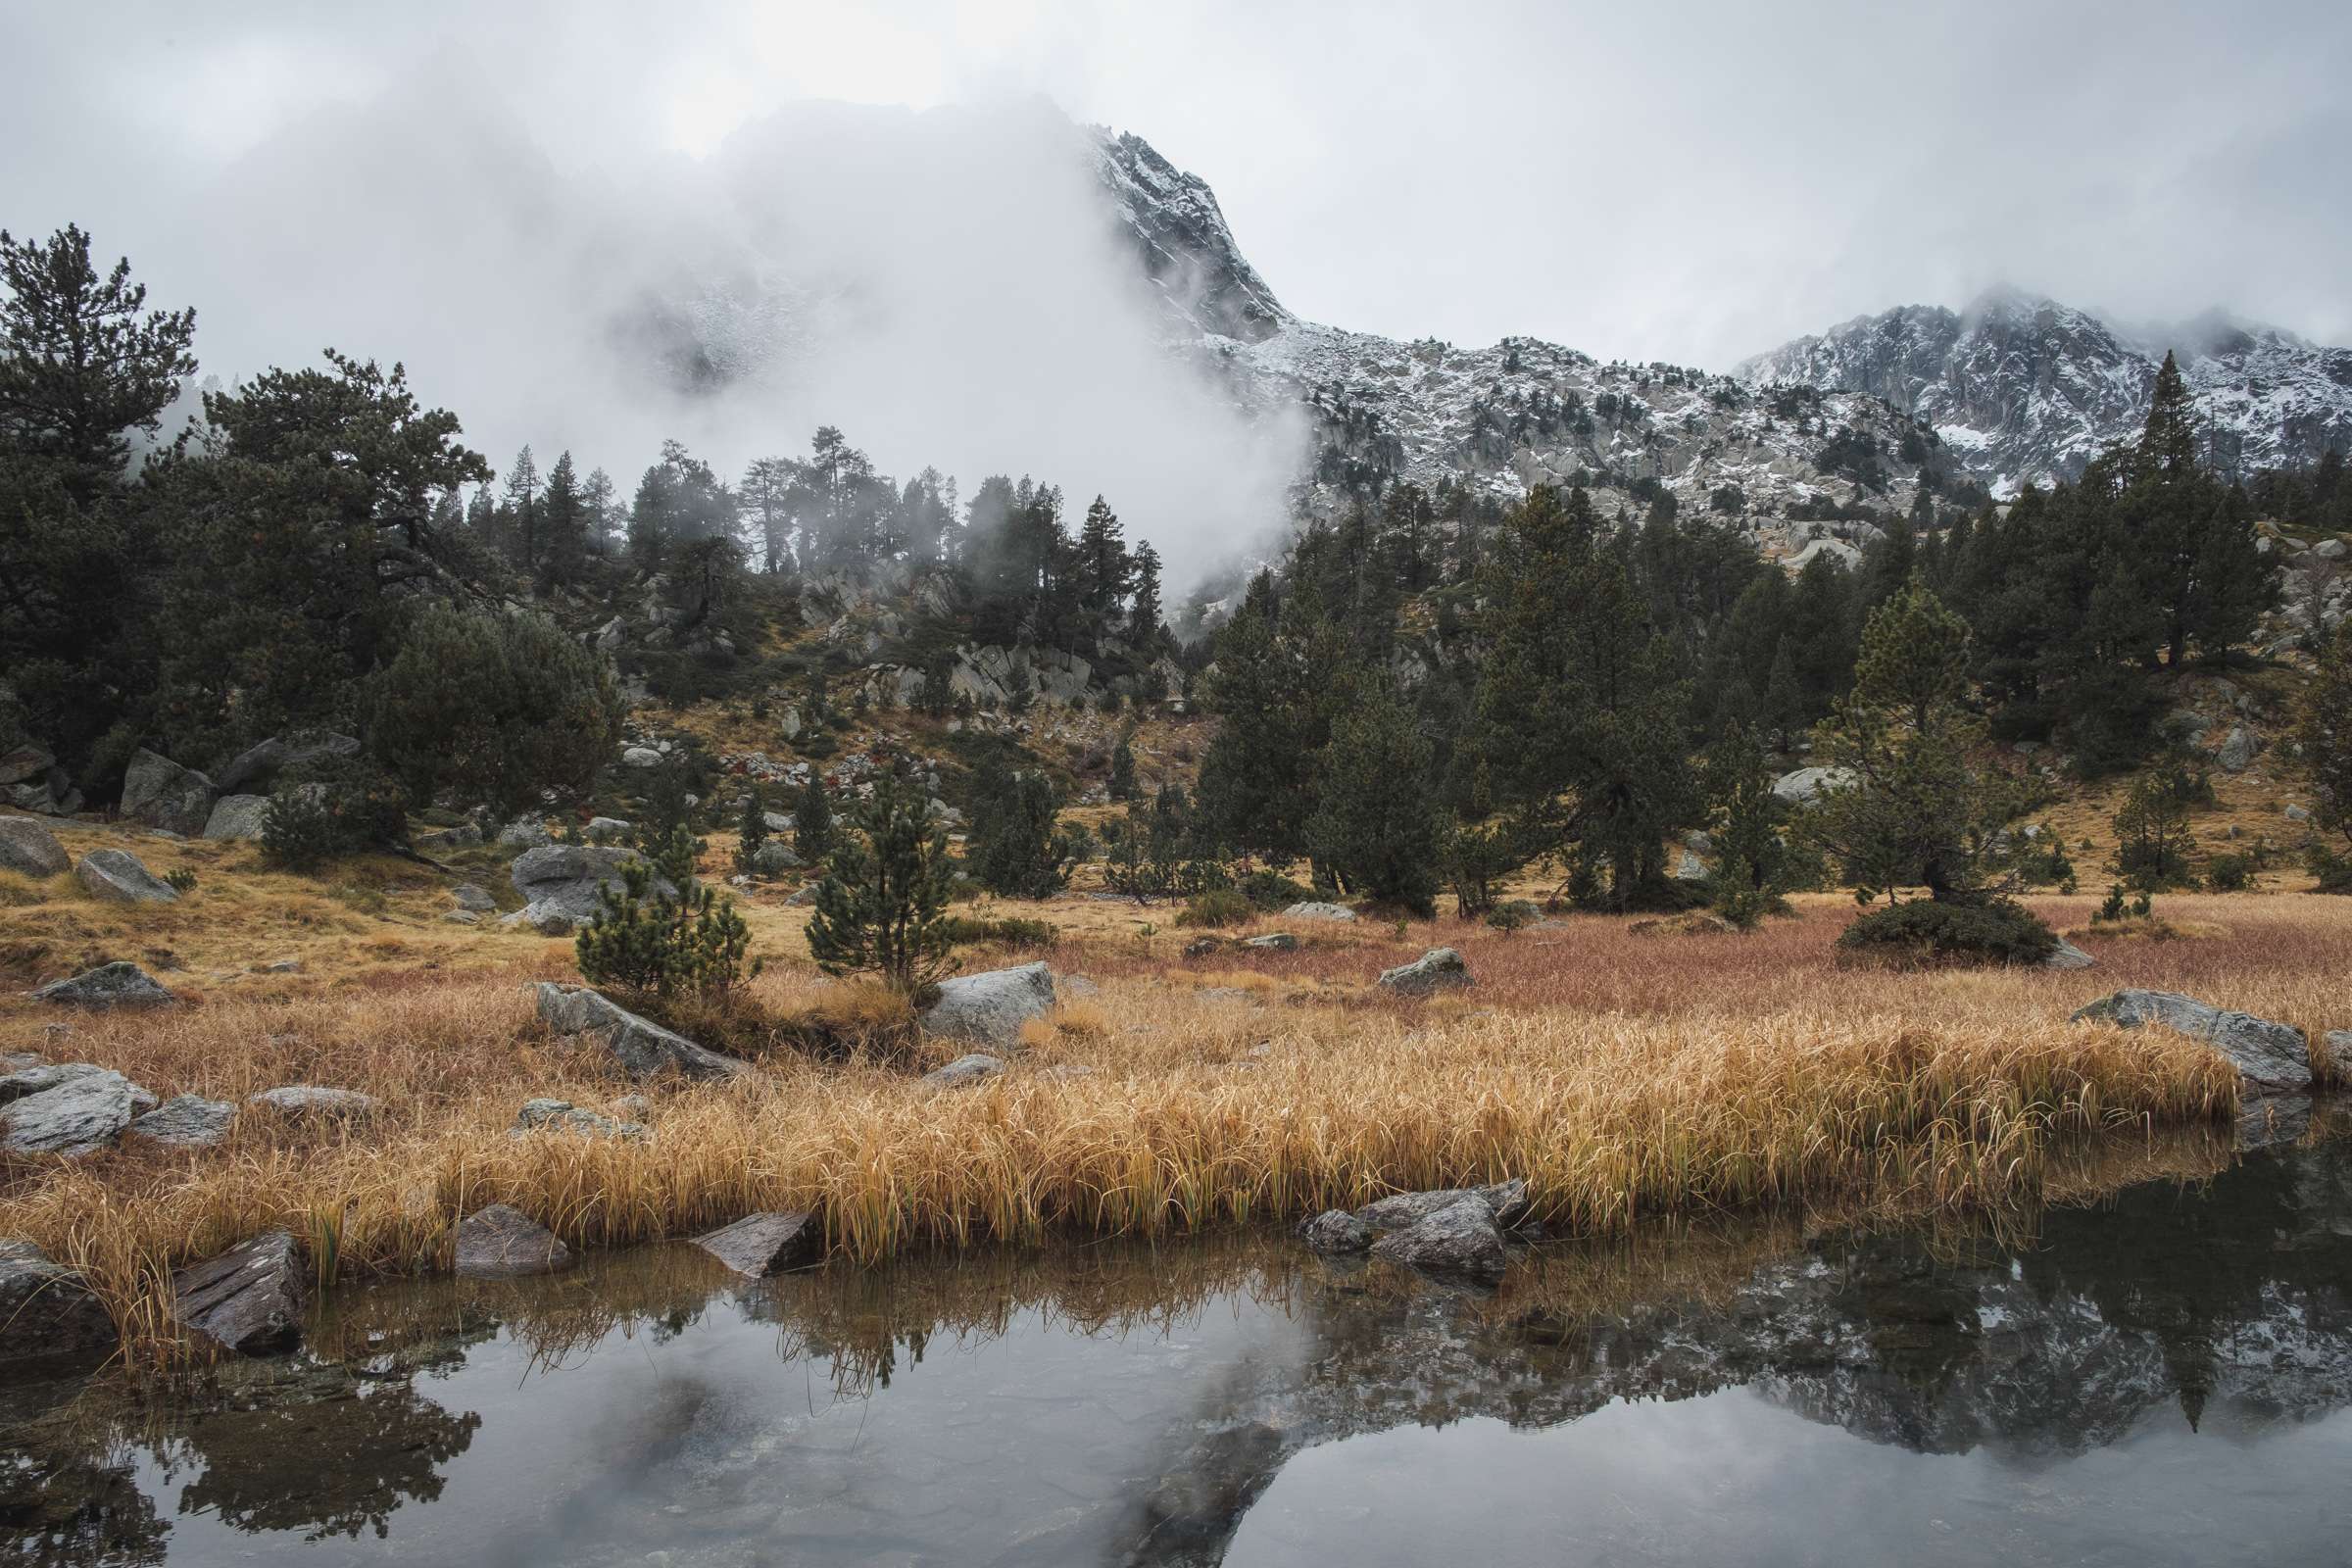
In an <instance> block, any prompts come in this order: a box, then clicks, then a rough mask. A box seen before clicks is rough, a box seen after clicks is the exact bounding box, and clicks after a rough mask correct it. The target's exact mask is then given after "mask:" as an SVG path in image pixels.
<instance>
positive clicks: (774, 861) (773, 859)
mask: <svg viewBox="0 0 2352 1568" xmlns="http://www.w3.org/2000/svg"><path fill="white" fill-rule="evenodd" d="M801 864H802V860H801V858H800V857H799V856H798V855H796V854H794V853H793V849H792V846H791V845H789V844H778V843H775V842H774V841H773V840H770V841H769V842H768V843H765V844H762V845H760V853H759V854H757V855H755V856H753V857H752V869H753V870H755V871H757V872H759V873H760V875H761V876H774V875H776V874H777V873H779V872H782V871H794V870H798V869H799V868H800V866H801Z"/></svg>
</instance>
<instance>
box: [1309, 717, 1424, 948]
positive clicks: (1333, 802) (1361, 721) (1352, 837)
mask: <svg viewBox="0 0 2352 1568" xmlns="http://www.w3.org/2000/svg"><path fill="white" fill-rule="evenodd" d="M1316 775H1317V783H1318V788H1317V791H1316V806H1315V811H1314V814H1313V816H1311V817H1310V818H1309V819H1308V820H1307V823H1306V839H1307V844H1308V846H1309V848H1310V849H1311V850H1312V852H1313V854H1314V858H1315V861H1316V863H1317V864H1318V865H1319V866H1322V867H1324V868H1326V869H1328V870H1329V871H1330V872H1331V874H1332V875H1333V876H1334V877H1335V878H1336V879H1337V880H1338V881H1339V883H1340V885H1341V886H1342V887H1343V888H1345V889H1346V890H1347V891H1348V892H1350V893H1356V894H1360V895H1363V896H1365V897H1368V898H1371V899H1374V900H1376V901H1378V902H1380V903H1384V904H1395V905H1398V906H1401V907H1404V908H1406V909H1409V910H1411V911H1412V912H1413V913H1415V914H1420V915H1429V914H1432V913H1434V912H1436V898H1437V891H1438V872H1439V850H1440V846H1439V835H1440V819H1439V816H1438V812H1437V809H1436V807H1435V805H1434V804H1433V801H1434V792H1433V790H1432V787H1431V778H1430V747H1429V741H1428V740H1427V739H1426V738H1425V737H1424V736H1423V735H1422V734H1421V732H1420V728H1419V726H1418V725H1417V724H1415V722H1414V717H1413V711H1412V709H1411V708H1410V707H1409V706H1408V705H1406V704H1405V703H1404V702H1403V701H1402V700H1401V699H1400V698H1399V697H1398V696H1397V692H1396V690H1395V688H1394V687H1393V686H1392V685H1391V683H1390V682H1389V681H1387V680H1386V679H1381V678H1376V677H1367V678H1366V679H1364V680H1363V681H1362V682H1360V683H1359V684H1358V686H1357V689H1356V691H1355V692H1354V693H1353V694H1352V700H1351V701H1349V702H1348V703H1347V704H1346V705H1345V707H1344V708H1343V710H1342V711H1341V716H1340V717H1339V718H1338V720H1337V721H1335V722H1334V723H1333V725H1332V730H1331V740H1330V742H1329V743H1328V744H1327V745H1326V746H1325V747H1324V748H1323V750H1322V755H1321V757H1320V758H1319V759H1318V764H1317V767H1316Z"/></svg>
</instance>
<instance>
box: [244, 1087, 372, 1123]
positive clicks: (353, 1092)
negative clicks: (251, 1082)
mask: <svg viewBox="0 0 2352 1568" xmlns="http://www.w3.org/2000/svg"><path fill="white" fill-rule="evenodd" d="M245 1103H247V1104H248V1105H260V1106H262V1107H263V1108H264V1109H266V1110H274V1111H276V1112H277V1113H278V1114H279V1115H281V1116H333V1117H358V1116H372V1115H374V1114H375V1113H376V1112H377V1111H379V1110H381V1109H383V1108H384V1107H383V1103H382V1102H381V1101H379V1100H377V1099H376V1098H375V1097H374V1096H373V1095H363V1094H361V1093H360V1092H359V1091H358V1090H357V1089H322V1088H320V1087H319V1085H317V1084H283V1085H280V1086H279V1087H278V1088H275V1089H265V1090H263V1091H262V1092H261V1093H260V1094H258V1095H252V1096H249V1097H248V1098H247V1099H246V1102H245Z"/></svg>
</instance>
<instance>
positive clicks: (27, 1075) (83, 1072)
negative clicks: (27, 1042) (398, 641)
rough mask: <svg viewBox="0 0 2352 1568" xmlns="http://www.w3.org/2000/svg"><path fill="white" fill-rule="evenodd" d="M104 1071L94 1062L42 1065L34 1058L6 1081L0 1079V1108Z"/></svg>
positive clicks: (14, 1070)
mask: <svg viewBox="0 0 2352 1568" xmlns="http://www.w3.org/2000/svg"><path fill="white" fill-rule="evenodd" d="M104 1071H106V1069H105V1068H104V1067H101V1066H99V1065H98V1064H97V1063H96V1062H94V1061H42V1060H41V1059H40V1058H38V1057H37V1056H36V1057H34V1058H33V1059H32V1060H31V1061H30V1062H29V1063H27V1064H25V1065H24V1066H20V1067H16V1068H14V1069H12V1070H11V1071H10V1072H9V1073H8V1075H7V1076H6V1077H0V1105H6V1104H10V1103H13V1102H16V1101H19V1100H23V1099H25V1098H26V1097H27V1096H30V1095H45V1094H47V1093H48V1092H49V1091H50V1090H52V1089H55V1088H56V1087H57V1086H58V1085H59V1084H63V1083H71V1082H72V1081H73V1080H74V1079H76V1078H87V1077H89V1076H90V1075H91V1074H92V1073H100V1072H104Z"/></svg>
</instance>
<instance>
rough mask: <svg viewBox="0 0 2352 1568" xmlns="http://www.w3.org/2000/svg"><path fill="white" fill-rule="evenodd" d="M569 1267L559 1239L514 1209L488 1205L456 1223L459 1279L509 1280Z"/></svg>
mask: <svg viewBox="0 0 2352 1568" xmlns="http://www.w3.org/2000/svg"><path fill="white" fill-rule="evenodd" d="M570 1266H571V1249H569V1248H567V1247H565V1246H564V1243H563V1240H562V1238H560V1237H558V1236H557V1235H556V1233H555V1232H553V1231H551V1230H549V1229H548V1228H547V1227H546V1226H544V1225H542V1224H540V1223H539V1222H538V1221H537V1220H535V1219H533V1218H531V1217H530V1216H529V1215H528V1214H525V1213H524V1212H522V1210H520V1209H518V1208H513V1207H510V1206H509V1205H507V1204H505V1203H492V1204H491V1205H490V1206H489V1207H488V1208H484V1209H479V1210H477V1211H475V1212H474V1213H471V1214H468V1215H466V1217H465V1219H463V1220H461V1221H460V1222H459V1223H458V1235H457V1272H458V1278H460V1279H463V1280H510V1279H520V1278H522V1277H524V1276H526V1275H531V1274H554V1273H558V1272H560V1271H562V1270H564V1269H567V1268H569V1267H570Z"/></svg>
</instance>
